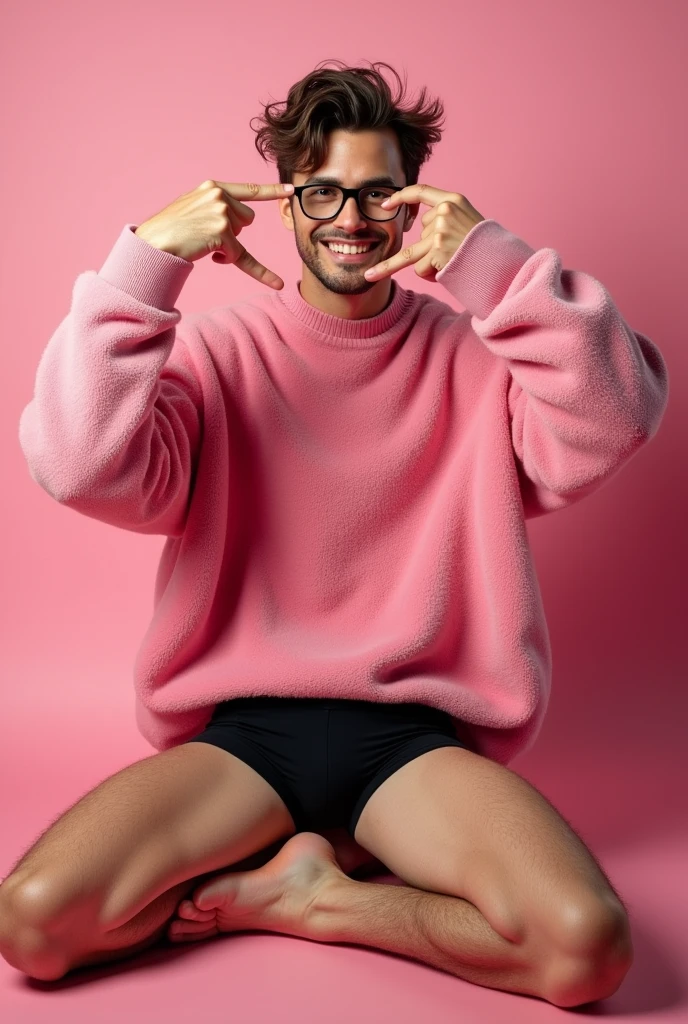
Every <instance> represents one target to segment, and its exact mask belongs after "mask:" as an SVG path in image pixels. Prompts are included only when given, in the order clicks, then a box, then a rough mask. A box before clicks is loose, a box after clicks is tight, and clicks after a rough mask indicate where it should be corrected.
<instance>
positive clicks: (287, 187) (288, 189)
mask: <svg viewBox="0 0 688 1024" xmlns="http://www.w3.org/2000/svg"><path fill="white" fill-rule="evenodd" d="M284 191H285V192H293V191H294V186H293V185H285V186H284Z"/></svg>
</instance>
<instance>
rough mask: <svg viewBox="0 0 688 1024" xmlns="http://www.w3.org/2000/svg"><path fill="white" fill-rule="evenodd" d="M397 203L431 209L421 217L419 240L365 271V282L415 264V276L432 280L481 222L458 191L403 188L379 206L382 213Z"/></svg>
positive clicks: (424, 187) (423, 186)
mask: <svg viewBox="0 0 688 1024" xmlns="http://www.w3.org/2000/svg"><path fill="white" fill-rule="evenodd" d="M399 203H408V204H412V203H426V204H427V205H428V206H430V207H432V209H430V210H428V211H427V212H426V213H424V214H423V216H422V217H421V221H422V223H423V225H424V227H423V232H422V234H421V236H420V241H419V242H416V243H415V245H408V246H406V248H404V249H402V250H401V252H398V253H395V254H394V256H390V258H389V259H388V260H382V262H380V263H376V264H375V266H374V267H370V268H369V269H368V270H366V272H365V274H364V277H365V278H366V279H367V280H368V281H378V280H381V279H382V278H384V277H389V276H390V275H391V274H393V273H395V271H397V270H401V269H402V267H408V266H410V265H411V264H412V263H415V264H416V268H415V270H416V274H418V276H419V277H422V278H424V279H425V280H427V281H434V280H435V278H436V276H437V274H438V273H439V272H440V270H442V269H443V268H444V267H446V265H447V263H449V260H450V259H451V258H452V256H453V255H454V253H455V252H456V250H457V249H458V248H459V246H460V245H461V243H462V242H463V240H464V238H465V237H466V235H467V234H468V232H469V231H470V230H471V229H472V228H474V227H475V225H476V224H479V223H480V221H481V220H485V218H484V217H483V216H482V214H481V213H478V211H477V210H476V209H475V207H473V206H471V204H470V203H469V202H468V200H467V199H466V197H465V196H462V195H460V194H459V193H458V192H445V191H444V189H441V188H435V187H434V186H433V185H407V186H406V188H402V189H400V190H399V191H398V192H395V193H394V194H393V195H391V196H390V197H389V199H385V201H384V202H383V203H382V204H381V205H382V206H383V207H384V209H385V210H391V209H393V208H394V207H395V206H397V205H398V204H399Z"/></svg>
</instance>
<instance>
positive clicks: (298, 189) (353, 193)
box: [293, 181, 405, 224]
mask: <svg viewBox="0 0 688 1024" xmlns="http://www.w3.org/2000/svg"><path fill="white" fill-rule="evenodd" d="M404 187H405V186H404V185H361V187H360V188H344V186H343V185H332V184H329V183H326V182H320V183H318V182H317V181H314V182H313V183H312V184H311V185H294V193H293V194H294V195H295V196H298V199H299V206H300V207H301V212H302V213H303V215H304V217H308V219H309V220H333V219H334V218H335V217H338V216H339V214H340V213H341V212H342V210H343V209H344V207H345V205H346V203H347V202H348V201H349V199H350V198H352V197H353V198H354V199H355V200H356V206H357V207H358V212H359V213H360V215H361V217H363V219H364V220H372V221H374V222H375V223H376V224H383V223H384V222H385V221H390V220H394V217H396V216H397V214H398V213H399V211H400V210H401V207H402V206H403V205H404V204H403V203H402V204H401V205H400V206H397V208H396V212H395V214H394V217H383V218H382V219H381V218H379V217H366V215H365V213H364V212H363V210H362V209H361V203H360V195H361V192H363V191H364V190H365V189H367V188H372V189H375V188H380V189H383V188H386V189H387V190H388V191H389V192H401V191H402V189H403V188H404ZM307 188H338V189H339V191H340V192H342V193H343V196H342V205H341V206H340V207H339V209H338V210H337V212H336V213H331V214H330V216H329V217H312V216H311V215H310V213H306V211H305V210H304V208H303V200H302V198H301V195H302V193H303V192H304V191H305V189H307Z"/></svg>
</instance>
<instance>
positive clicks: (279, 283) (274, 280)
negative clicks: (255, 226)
mask: <svg viewBox="0 0 688 1024" xmlns="http://www.w3.org/2000/svg"><path fill="white" fill-rule="evenodd" d="M223 237H224V236H223ZM228 241H230V239H228ZM233 241H234V244H235V245H236V246H238V247H239V248H240V249H241V255H240V256H239V258H238V259H237V260H235V262H234V265H235V266H236V267H238V268H239V270H243V272H244V273H245V274H248V275H249V277H255V279H256V281H260V283H261V284H266V285H268V287H269V288H276V289H277V290H279V289H280V288H284V281H283V280H282V278H281V277H278V276H277V274H273V272H272V271H271V270H268V268H267V267H264V266H263V264H262V263H259V262H258V260H257V259H256V258H255V257H254V256H252V255H251V253H250V252H247V251H246V249H244V247H243V245H241V243H240V242H237V241H236V239H233ZM232 251H233V252H234V251H236V250H235V249H234V248H233V249H232Z"/></svg>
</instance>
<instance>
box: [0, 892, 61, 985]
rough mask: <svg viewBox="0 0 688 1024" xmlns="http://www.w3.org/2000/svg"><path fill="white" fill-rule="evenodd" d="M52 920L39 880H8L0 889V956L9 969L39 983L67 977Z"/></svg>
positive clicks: (48, 904)
mask: <svg viewBox="0 0 688 1024" xmlns="http://www.w3.org/2000/svg"><path fill="white" fill-rule="evenodd" d="M54 920H55V919H54V916H52V915H51V914H50V890H49V888H48V887H47V885H46V884H45V883H44V882H43V881H42V880H40V879H38V878H37V877H34V878H30V877H23V878H17V879H15V878H14V876H10V877H9V878H6V879H5V880H4V881H3V883H2V885H0V955H1V956H2V957H3V959H4V960H6V961H7V963H8V964H9V965H10V966H11V967H15V968H16V969H17V970H19V971H22V972H23V973H24V974H28V975H29V976H30V977H32V978H37V979H39V980H40V981H55V980H57V979H59V978H62V977H63V976H64V975H65V974H66V973H67V971H68V970H69V964H68V958H67V956H66V955H65V951H64V949H63V948H62V944H61V943H60V941H59V939H58V937H57V936H56V935H55V934H54V931H53V930H52V929H51V924H52V923H54Z"/></svg>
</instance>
